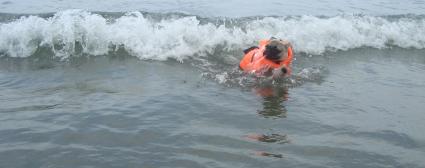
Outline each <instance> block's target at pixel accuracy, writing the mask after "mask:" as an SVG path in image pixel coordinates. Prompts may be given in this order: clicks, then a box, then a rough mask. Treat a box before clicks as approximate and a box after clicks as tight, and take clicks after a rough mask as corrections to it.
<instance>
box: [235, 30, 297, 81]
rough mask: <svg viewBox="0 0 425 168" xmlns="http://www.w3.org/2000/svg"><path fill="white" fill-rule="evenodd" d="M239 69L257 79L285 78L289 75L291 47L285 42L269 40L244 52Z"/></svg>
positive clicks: (262, 41)
mask: <svg viewBox="0 0 425 168" xmlns="http://www.w3.org/2000/svg"><path fill="white" fill-rule="evenodd" d="M244 53H245V55H244V57H243V58H242V60H241V62H240V63H239V68H240V69H241V70H243V71H244V72H245V73H252V74H255V75H256V76H258V77H261V76H265V77H270V76H271V77H273V78H279V77H287V76H289V75H290V74H291V68H290V65H291V62H292V57H293V56H292V55H293V53H292V45H291V43H289V42H288V41H286V40H278V39H275V38H273V37H272V38H271V39H270V40H261V41H260V45H259V46H258V47H257V46H253V47H250V48H248V49H246V50H244Z"/></svg>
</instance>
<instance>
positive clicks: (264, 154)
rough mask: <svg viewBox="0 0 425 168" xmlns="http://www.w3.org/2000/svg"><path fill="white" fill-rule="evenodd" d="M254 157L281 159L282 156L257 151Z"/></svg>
mask: <svg viewBox="0 0 425 168" xmlns="http://www.w3.org/2000/svg"><path fill="white" fill-rule="evenodd" d="M255 155H258V156H266V157H274V158H283V155H282V154H274V153H268V152H264V151H257V152H255Z"/></svg>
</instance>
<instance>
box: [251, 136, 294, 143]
mask: <svg viewBox="0 0 425 168" xmlns="http://www.w3.org/2000/svg"><path fill="white" fill-rule="evenodd" d="M246 137H247V138H249V139H253V140H256V141H260V142H266V143H278V144H286V143H290V141H289V139H288V136H287V135H286V134H282V135H281V134H270V135H264V134H250V135H247V136H246Z"/></svg>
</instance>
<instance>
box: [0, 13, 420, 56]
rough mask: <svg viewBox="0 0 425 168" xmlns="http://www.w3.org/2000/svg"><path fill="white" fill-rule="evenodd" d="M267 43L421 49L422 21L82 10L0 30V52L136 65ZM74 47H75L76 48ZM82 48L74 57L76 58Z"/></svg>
mask: <svg viewBox="0 0 425 168" xmlns="http://www.w3.org/2000/svg"><path fill="white" fill-rule="evenodd" d="M270 37H277V38H284V39H288V40H289V41H291V42H292V43H293V45H294V47H295V51H296V52H305V53H308V54H322V53H324V52H325V51H336V50H348V49H353V48H360V47H373V48H378V49H383V48H388V47H391V46H398V47H402V48H416V49H423V48H424V47H425V18H424V17H421V16H415V15H401V16H382V17H377V16H364V15H341V16H333V17H316V16H290V17H289V16H288V17H250V18H243V19H226V18H200V17H197V16H186V15H178V14H174V15H163V16H162V17H161V16H160V17H159V18H152V17H149V15H146V14H145V15H143V14H142V13H140V12H129V13H126V14H123V16H117V17H106V18H105V17H103V16H102V15H99V14H94V13H90V12H87V11H82V10H67V11H61V12H59V13H56V14H54V16H52V17H47V18H42V17H39V16H22V17H20V18H19V19H17V20H11V21H9V22H6V23H2V24H1V25H0V52H1V53H2V54H3V55H6V56H10V57H29V56H31V55H33V54H34V53H35V52H36V51H37V49H39V48H43V47H44V48H48V49H51V50H52V51H53V53H54V55H55V56H57V57H61V58H67V57H70V56H72V55H76V54H88V55H93V56H95V55H105V54H108V53H109V52H113V51H116V50H117V49H118V48H119V47H123V48H124V49H125V50H126V51H128V52H129V53H131V55H133V56H137V57H138V58H140V59H153V60H165V59H167V58H173V59H177V60H179V61H182V60H184V59H185V58H186V57H189V56H193V55H195V54H198V55H201V56H205V55H206V54H207V53H209V54H211V53H212V52H213V50H214V49H215V48H216V47H218V46H221V47H223V50H226V51H227V50H241V49H242V48H244V47H246V46H250V45H255V43H256V41H258V39H267V38H270ZM77 45H78V46H77ZM79 47H81V51H77V50H78V49H77V48H79Z"/></svg>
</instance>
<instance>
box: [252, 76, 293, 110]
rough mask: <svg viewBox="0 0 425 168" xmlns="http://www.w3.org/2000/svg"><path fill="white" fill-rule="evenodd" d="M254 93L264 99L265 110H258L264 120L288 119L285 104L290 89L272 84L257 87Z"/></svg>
mask: <svg viewBox="0 0 425 168" xmlns="http://www.w3.org/2000/svg"><path fill="white" fill-rule="evenodd" d="M254 91H255V93H256V94H257V95H259V96H261V97H262V98H263V109H261V110H258V114H260V115H261V116H263V117H264V118H286V116H287V110H286V108H285V106H284V105H283V102H284V101H286V100H288V88H286V87H279V86H273V85H271V84H270V85H266V86H259V87H256V88H254Z"/></svg>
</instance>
